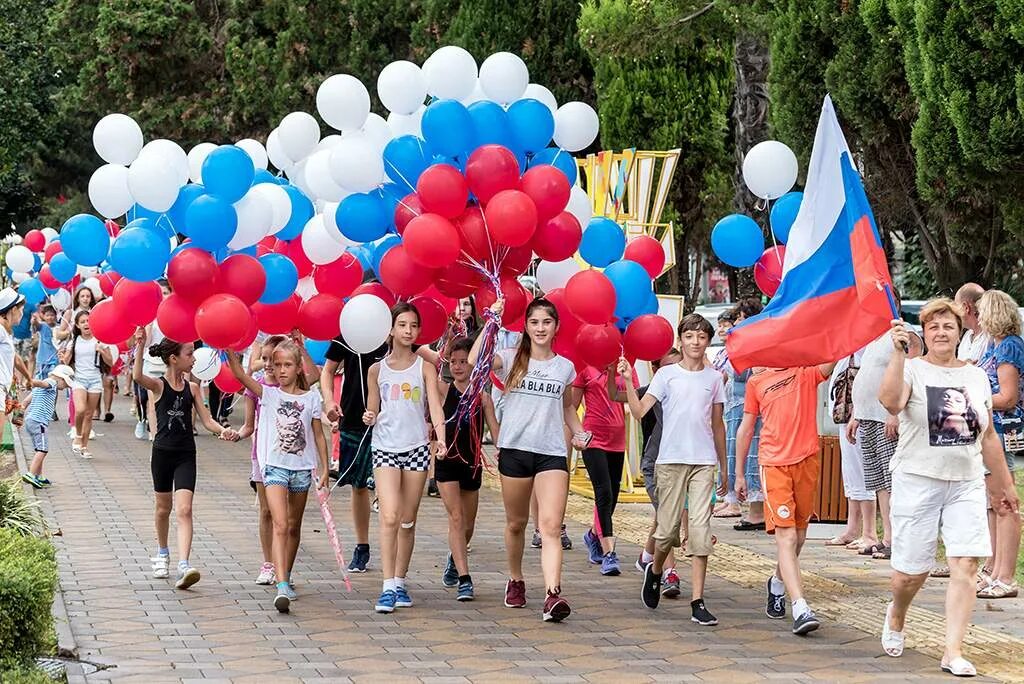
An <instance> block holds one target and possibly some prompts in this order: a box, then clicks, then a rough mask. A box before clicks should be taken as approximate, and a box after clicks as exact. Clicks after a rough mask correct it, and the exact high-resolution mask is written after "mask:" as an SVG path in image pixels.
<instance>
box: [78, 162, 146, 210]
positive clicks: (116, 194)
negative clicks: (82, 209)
mask: <svg viewBox="0 0 1024 684" xmlns="http://www.w3.org/2000/svg"><path fill="white" fill-rule="evenodd" d="M89 202H91V203H92V206H93V208H95V209H96V211H97V212H98V213H99V214H100V216H103V217H104V218H110V219H112V218H116V217H118V216H121V215H122V214H124V213H125V212H126V211H128V208H129V207H131V206H132V204H134V202H135V200H134V199H133V198H132V193H131V190H129V189H128V167H126V166H121V165H120V164H104V165H103V166H101V167H100V168H98V169H96V170H95V171H94V172H93V174H92V177H90V178H89Z"/></svg>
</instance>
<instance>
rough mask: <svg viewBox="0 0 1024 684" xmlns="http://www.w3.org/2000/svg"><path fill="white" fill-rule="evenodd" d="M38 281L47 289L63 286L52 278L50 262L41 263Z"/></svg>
mask: <svg viewBox="0 0 1024 684" xmlns="http://www.w3.org/2000/svg"><path fill="white" fill-rule="evenodd" d="M39 282H41V283H42V284H43V286H44V287H46V289H48V290H52V289H54V288H57V287H63V285H64V283H62V282H60V281H59V280H57V279H56V278H54V277H53V274H52V273H50V264H43V267H42V268H40V269H39Z"/></svg>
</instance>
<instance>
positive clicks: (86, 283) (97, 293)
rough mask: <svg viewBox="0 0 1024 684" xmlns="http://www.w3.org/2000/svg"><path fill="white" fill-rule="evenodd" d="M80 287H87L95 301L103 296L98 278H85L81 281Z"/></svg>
mask: <svg viewBox="0 0 1024 684" xmlns="http://www.w3.org/2000/svg"><path fill="white" fill-rule="evenodd" d="M82 287H87V288H89V291H90V292H92V296H93V297H95V298H96V300H97V301H99V299H100V297H102V296H103V288H102V287H100V281H99V279H98V278H86V279H85V280H83V281H82Z"/></svg>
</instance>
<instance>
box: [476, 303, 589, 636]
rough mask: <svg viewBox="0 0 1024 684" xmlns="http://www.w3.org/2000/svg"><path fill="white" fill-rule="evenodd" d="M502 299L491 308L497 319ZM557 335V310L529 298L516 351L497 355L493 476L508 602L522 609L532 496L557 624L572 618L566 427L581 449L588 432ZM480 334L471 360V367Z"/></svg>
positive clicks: (549, 610)
mask: <svg viewBox="0 0 1024 684" xmlns="http://www.w3.org/2000/svg"><path fill="white" fill-rule="evenodd" d="M503 309H504V300H501V299H499V300H498V301H497V302H496V303H495V304H494V305H493V306H492V307H491V310H492V311H493V312H494V313H496V314H498V315H500V314H501V312H502V310H503ZM557 332H558V310H557V309H555V305H554V304H552V303H551V302H549V301H548V300H546V299H541V298H538V299H534V300H533V301H532V302H530V304H529V306H527V307H526V328H525V332H524V334H523V336H522V339H521V340H520V342H519V346H518V348H516V349H506V350H501V351H499V352H498V353H496V354H495V355H494V359H493V364H494V366H493V367H494V369H495V370H496V371H501V370H502V369H503V368H504V369H507V370H508V373H507V376H506V381H505V409H504V413H503V417H502V422H501V432H500V434H499V436H498V472H499V473H501V494H502V498H503V499H504V502H505V553H506V555H507V557H508V565H509V575H510V577H509V580H508V582H507V583H506V585H505V605H506V606H507V607H509V608H523V607H524V606H526V582H525V581H524V580H523V546H524V543H525V532H526V525H527V522H529V517H530V497H531V495H532V494H533V493H534V491H536V493H537V507H538V527H539V528H540V534H541V539H542V545H541V565H542V567H543V570H544V583H545V585H546V586H545V590H546V597H545V600H544V609H543V612H542V618H543V620H545V621H551V622H559V621H561V620H564V619H565V618H567V617H568V616H569V613H570V612H571V611H570V609H569V603H568V601H566V600H565V599H564V598H562V596H561V592H562V544H561V542H560V539H559V537H560V535H561V530H562V520H563V518H564V517H565V501H566V498H567V497H568V494H569V464H568V454H567V453H566V448H565V432H564V428H565V426H568V427H569V430H570V431H571V432H572V435H573V437H572V446H574V447H576V448H577V449H585V448H586V447H587V446H588V444H589V442H590V434H589V433H587V432H585V431H584V430H583V425H581V424H580V419H579V416H577V415H576V408H575V406H574V404H573V401H572V393H571V392H570V391H568V390H569V388H570V386H571V385H572V382H573V380H574V379H575V378H576V369H575V368H574V367H573V364H572V362H571V361H569V359H566V358H565V357H562V356H559V355H558V354H556V353H555V351H554V350H553V349H552V348H551V345H552V343H553V342H554V339H555V335H556V334H557ZM482 339H483V336H480V337H478V338H477V340H476V342H475V343H474V345H473V349H472V351H471V352H470V355H469V363H470V365H474V364H475V363H476V360H477V358H478V356H479V354H480V346H481V344H482Z"/></svg>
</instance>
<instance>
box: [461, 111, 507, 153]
mask: <svg viewBox="0 0 1024 684" xmlns="http://www.w3.org/2000/svg"><path fill="white" fill-rule="evenodd" d="M469 118H471V119H472V120H473V131H474V133H475V139H474V141H473V147H474V148H476V147H479V146H480V145H502V146H504V147H514V139H513V137H512V126H511V125H510V123H509V118H508V113H507V112H506V111H505V110H504V109H502V107H501V105H500V104H497V103H495V102H491V101H489V100H484V101H481V102H474V103H473V104H471V105H469Z"/></svg>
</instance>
